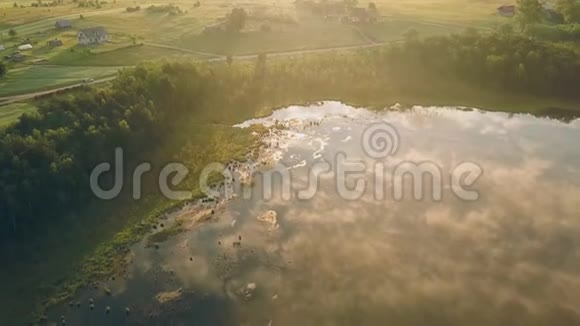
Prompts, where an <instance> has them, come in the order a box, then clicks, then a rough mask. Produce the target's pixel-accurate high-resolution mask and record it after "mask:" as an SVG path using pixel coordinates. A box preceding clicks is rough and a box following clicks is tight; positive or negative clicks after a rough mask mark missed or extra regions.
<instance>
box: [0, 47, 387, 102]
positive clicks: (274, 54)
mask: <svg viewBox="0 0 580 326" xmlns="http://www.w3.org/2000/svg"><path fill="white" fill-rule="evenodd" d="M395 42H398V41H395ZM395 42H383V43H372V44H362V45H350V46H339V47H331V48H321V49H310V50H291V51H284V52H270V53H266V54H267V55H268V57H274V58H280V57H288V56H294V55H304V54H315V53H325V52H334V51H354V50H360V49H369V48H375V47H380V46H384V45H385V44H390V43H395ZM147 45H149V46H156V47H163V48H168V49H173V50H177V51H182V52H185V53H191V54H196V55H203V56H209V57H212V58H210V59H207V60H204V61H209V62H219V61H225V60H226V56H224V55H221V54H215V53H207V52H198V51H193V50H188V49H183V48H179V47H174V46H166V45H161V44H150V43H147ZM257 56H258V55H257V54H248V55H237V56H232V58H233V59H234V60H251V59H256V58H257ZM113 79H115V76H109V77H105V78H100V79H96V80H94V81H93V82H91V83H90V84H98V83H104V82H108V81H111V80H113ZM83 85H86V83H82V82H81V83H77V84H72V85H68V86H62V87H56V88H53V89H49V90H44V91H37V92H31V93H26V94H19V95H13V96H6V97H0V106H2V105H7V104H10V103H14V102H21V101H26V100H29V99H32V98H35V97H38V96H44V95H49V94H53V93H57V92H60V91H64V90H67V89H73V88H77V87H80V86H83Z"/></svg>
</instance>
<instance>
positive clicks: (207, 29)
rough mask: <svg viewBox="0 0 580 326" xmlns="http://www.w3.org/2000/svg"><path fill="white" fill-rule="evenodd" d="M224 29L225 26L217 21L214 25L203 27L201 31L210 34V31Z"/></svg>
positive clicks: (216, 31)
mask: <svg viewBox="0 0 580 326" xmlns="http://www.w3.org/2000/svg"><path fill="white" fill-rule="evenodd" d="M225 30H226V27H225V25H224V24H223V23H217V24H214V25H208V26H206V27H204V29H203V33H204V34H212V33H220V32H223V31H225Z"/></svg>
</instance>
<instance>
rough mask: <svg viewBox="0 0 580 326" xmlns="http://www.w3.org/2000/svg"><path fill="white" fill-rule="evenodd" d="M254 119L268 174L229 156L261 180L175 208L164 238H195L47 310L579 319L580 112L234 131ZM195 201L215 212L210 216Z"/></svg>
mask: <svg viewBox="0 0 580 326" xmlns="http://www.w3.org/2000/svg"><path fill="white" fill-rule="evenodd" d="M257 123H259V124H263V125H265V126H267V127H268V128H269V131H268V132H267V133H266V134H265V135H264V137H263V138H262V141H263V143H264V146H263V148H262V151H261V153H260V157H259V158H258V159H257V162H256V163H260V164H250V163H244V164H243V165H242V166H241V167H240V166H238V165H236V164H234V166H236V168H237V169H238V170H235V169H234V170H235V171H241V172H248V171H250V172H251V171H254V170H255V171H254V174H253V178H252V179H251V184H252V186H251V187H250V186H248V185H245V186H243V185H239V182H238V183H236V184H235V185H234V186H233V188H234V189H235V195H233V196H232V197H233V198H232V199H231V200H228V201H227V202H220V203H219V204H218V205H215V204H213V203H211V204H207V203H205V204H191V205H188V206H186V207H185V208H183V209H182V210H181V211H179V212H176V213H173V214H172V215H171V216H168V217H167V218H166V220H165V221H166V222H165V223H166V225H165V227H166V228H167V227H168V225H171V223H174V222H175V221H176V220H181V221H185V222H186V223H185V224H184V225H186V231H184V232H182V233H179V234H177V235H175V236H173V237H170V238H169V239H168V240H167V241H164V242H161V243H159V244H158V247H155V246H151V245H149V246H148V245H147V241H146V240H144V241H143V242H141V243H139V244H137V245H135V246H134V247H133V248H131V250H130V252H129V254H128V257H127V259H128V265H127V270H126V271H125V273H123V274H122V275H119V276H117V277H115V279H110V280H106V281H103V282H101V283H99V284H96V286H94V287H91V288H89V289H86V290H83V291H81V293H79V294H78V296H77V298H76V299H75V300H74V302H73V303H72V306H69V305H68V304H66V305H63V306H60V307H55V308H54V309H52V310H51V311H50V312H49V318H50V319H51V320H52V321H55V322H60V319H61V318H62V317H64V318H65V320H66V322H67V324H68V325H86V326H88V325H212V326H213V325H264V326H267V325H270V326H271V325H353V324H355V325H357V324H360V325H499V324H506V325H514V324H520V325H571V324H579V323H580V307H579V306H578V302H580V250H579V248H580V214H579V213H580V164H579V163H580V146H578V140H579V139H580V120H573V121H569V122H566V123H565V122H561V121H558V120H551V119H547V118H537V117H534V116H531V115H525V114H521V115H519V114H516V115H509V114H507V113H500V112H485V111H480V110H476V109H468V108H456V107H413V108H410V109H403V108H400V107H398V106H397V107H392V108H388V109H385V110H382V111H370V110H366V109H362V108H353V107H350V106H348V105H345V104H342V103H338V102H323V103H319V104H316V105H312V106H306V107H299V106H296V107H288V108H284V109H280V110H277V111H275V112H274V113H273V114H272V115H271V116H269V117H264V118H261V119H255V120H250V121H246V122H244V123H242V124H240V125H238V127H241V128H244V127H248V126H250V125H252V124H257ZM252 169H254V170H252ZM228 171H229V170H228ZM234 175H235V177H234V180H239V179H240V178H239V175H238V174H237V172H236V173H234ZM246 181H247V180H246ZM220 189H221V190H222V192H224V191H226V190H227V189H229V188H227V187H226V188H220ZM230 195H231V194H230ZM200 205H205V206H204V207H205V208H204V209H211V210H214V214H211V215H210V216H209V217H208V220H207V221H205V222H203V223H201V222H199V221H197V220H196V219H199V216H200V215H199V214H200V209H201V208H200ZM207 205H214V206H212V207H210V208H208V206H207ZM104 288H107V289H110V293H109V294H107V293H105V291H103V289H104ZM76 302H78V303H79V304H80V307H77V306H76ZM91 302H93V305H92V306H91ZM107 307H108V308H107ZM91 308H92V309H91ZM127 308H128V309H129V310H127ZM109 309H110V310H109ZM61 315H62V317H61Z"/></svg>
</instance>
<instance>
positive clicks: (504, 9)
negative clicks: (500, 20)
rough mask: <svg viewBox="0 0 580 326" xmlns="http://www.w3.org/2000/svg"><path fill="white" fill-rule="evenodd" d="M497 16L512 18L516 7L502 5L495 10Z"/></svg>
mask: <svg viewBox="0 0 580 326" xmlns="http://www.w3.org/2000/svg"><path fill="white" fill-rule="evenodd" d="M497 14H498V15H500V16H503V17H513V16H514V15H515V14H516V6H513V5H504V6H499V7H498V8H497Z"/></svg>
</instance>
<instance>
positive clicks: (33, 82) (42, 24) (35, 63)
mask: <svg viewBox="0 0 580 326" xmlns="http://www.w3.org/2000/svg"><path fill="white" fill-rule="evenodd" d="M37 3H38V2H37V1H19V2H18V5H19V7H18V8H15V7H14V2H13V1H7V0H1V1H0V17H2V21H1V22H0V45H3V46H4V47H5V48H6V49H5V50H4V51H2V52H0V55H1V56H2V57H4V56H7V55H11V54H12V53H14V52H15V51H16V48H17V47H18V46H19V45H21V44H25V43H30V44H31V45H32V47H33V48H32V49H31V50H27V51H23V52H22V54H24V55H25V56H26V60H25V61H24V62H18V63H9V73H8V75H7V76H6V77H5V78H4V79H2V80H0V96H11V95H16V94H23V93H27V92H34V91H38V90H46V89H50V88H53V87H58V86H64V85H67V84H71V83H77V82H79V81H80V80H82V79H85V78H92V79H97V78H100V77H103V76H107V75H110V74H113V73H114V72H115V71H116V70H117V69H118V68H119V67H124V66H133V65H136V64H138V63H139V62H141V61H145V60H155V59H160V58H164V59H169V60H174V59H176V60H181V59H187V60H191V59H193V60H204V59H211V58H215V57H220V56H224V55H232V56H236V55H251V54H259V53H283V52H288V51H307V50H312V49H324V48H334V47H344V46H366V45H369V44H379V43H386V42H393V41H397V40H400V39H401V38H402V35H403V34H404V33H405V32H407V31H408V30H410V29H414V30H416V31H417V32H418V33H419V35H422V36H431V35H443V34H449V33H453V32H460V31H462V30H464V29H465V28H467V27H475V28H479V29H482V30H491V29H493V28H495V27H497V26H499V25H500V24H503V23H505V22H507V21H509V20H507V19H505V18H501V17H497V15H495V8H496V7H497V6H498V5H501V4H503V3H504V2H503V1H498V0H492V1H487V2H481V1H475V0H473V1H472V0H470V1H460V0H432V1H420V0H411V1H405V2H400V1H386V0H384V1H376V2H374V3H375V4H376V7H377V10H378V13H379V18H378V19H377V20H376V21H375V22H373V23H356V24H353V23H344V22H343V21H339V20H338V19H328V17H323V16H320V15H319V14H316V13H313V12H310V11H305V10H304V8H302V7H298V6H297V5H296V4H295V2H294V1H290V0H286V1H262V0H259V1H247V2H241V3H238V2H232V1H221V0H215V1H203V2H200V5H199V6H195V5H194V3H193V2H190V1H174V2H172V4H171V6H168V7H162V6H166V5H167V3H164V2H159V1H138V2H135V1H127V0H114V1H100V2H99V4H98V5H95V2H91V1H85V2H82V3H83V5H82V6H81V3H80V2H69V1H64V2H62V3H61V4H59V5H56V6H51V7H38V8H37V7H33V5H36V4H37ZM369 3H370V2H368V1H364V2H359V3H358V5H357V6H358V7H361V8H366V7H367V6H368V5H369ZM137 6H138V8H137ZM152 6H155V7H154V8H165V9H158V10H152V9H150V7H152ZM235 7H240V8H244V10H245V11H246V12H247V19H246V23H245V26H244V27H243V29H242V30H241V31H239V32H236V33H206V32H204V29H206V28H208V27H210V26H216V25H219V24H222V23H223V21H224V20H225V19H226V17H227V15H228V14H229V13H230V12H231V11H232V9H233V8H235ZM128 8H133V9H132V10H128ZM63 19H65V20H68V21H70V22H71V24H72V28H69V29H57V28H55V26H54V24H55V22H56V21H57V20H63ZM96 26H102V27H104V28H105V30H106V31H107V33H108V41H107V43H104V44H100V45H91V46H82V45H79V44H78V40H77V33H78V31H79V30H81V29H83V28H90V27H96ZM11 30H13V31H14V32H13V33H16V36H15V37H11V36H10V35H9V33H10V31H11ZM51 40H59V41H60V42H62V45H61V46H51V45H49V43H48V42H49V41H51ZM198 52H199V53H198Z"/></svg>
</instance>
